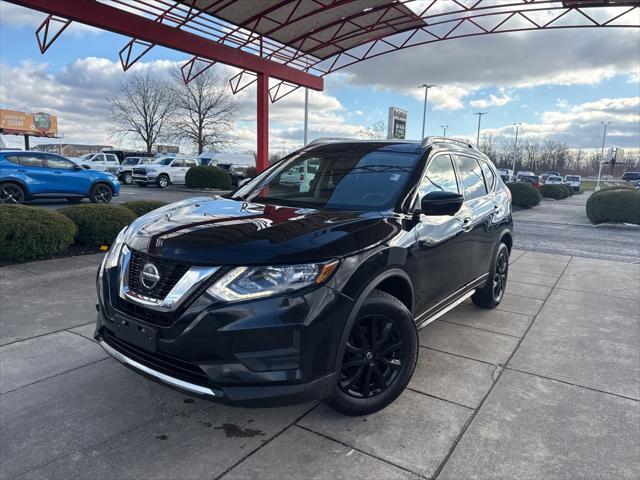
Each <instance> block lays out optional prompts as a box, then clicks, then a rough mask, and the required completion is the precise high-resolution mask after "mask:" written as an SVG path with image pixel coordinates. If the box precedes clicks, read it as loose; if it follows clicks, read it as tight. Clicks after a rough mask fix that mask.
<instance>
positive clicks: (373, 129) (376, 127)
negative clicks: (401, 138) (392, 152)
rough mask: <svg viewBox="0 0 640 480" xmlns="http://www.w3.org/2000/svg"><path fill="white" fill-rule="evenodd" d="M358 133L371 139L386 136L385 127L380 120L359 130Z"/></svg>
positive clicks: (380, 138) (379, 138)
mask: <svg viewBox="0 0 640 480" xmlns="http://www.w3.org/2000/svg"><path fill="white" fill-rule="evenodd" d="M360 135H361V136H363V137H365V138H369V139H371V140H382V139H384V138H387V128H386V126H385V124H384V122H383V121H382V120H380V121H379V122H376V123H374V124H373V125H370V126H368V127H366V128H362V129H361V130H360Z"/></svg>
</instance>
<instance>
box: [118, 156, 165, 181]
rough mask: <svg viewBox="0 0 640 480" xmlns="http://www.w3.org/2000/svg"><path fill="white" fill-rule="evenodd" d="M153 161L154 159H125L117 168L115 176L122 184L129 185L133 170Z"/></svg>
mask: <svg viewBox="0 0 640 480" xmlns="http://www.w3.org/2000/svg"><path fill="white" fill-rule="evenodd" d="M154 161H155V158H153V157H127V158H125V159H124V160H123V161H122V163H121V164H120V166H119V167H117V170H116V172H115V174H116V175H117V177H118V180H120V181H121V182H122V183H124V184H125V185H131V184H132V183H133V168H134V167H135V166H136V165H147V164H149V163H153V162H154Z"/></svg>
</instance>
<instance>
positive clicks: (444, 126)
mask: <svg viewBox="0 0 640 480" xmlns="http://www.w3.org/2000/svg"><path fill="white" fill-rule="evenodd" d="M440 128H442V136H443V137H446V136H447V128H449V125H440Z"/></svg>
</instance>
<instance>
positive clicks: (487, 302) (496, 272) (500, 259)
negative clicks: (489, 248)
mask: <svg viewBox="0 0 640 480" xmlns="http://www.w3.org/2000/svg"><path fill="white" fill-rule="evenodd" d="M508 276H509V248H508V247H507V246H506V245H505V244H504V243H502V242H501V243H499V244H498V248H497V249H496V253H495V256H494V259H493V262H492V263H491V270H490V271H489V275H488V277H487V282H486V284H485V285H484V286H483V287H482V288H477V289H476V292H475V293H474V294H473V295H472V296H471V301H473V304H474V305H475V306H476V307H481V308H496V307H497V306H498V305H499V304H500V302H501V301H502V298H503V297H504V292H505V290H506V289H507V278H508Z"/></svg>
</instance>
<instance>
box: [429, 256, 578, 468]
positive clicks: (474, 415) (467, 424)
mask: <svg viewBox="0 0 640 480" xmlns="http://www.w3.org/2000/svg"><path fill="white" fill-rule="evenodd" d="M572 260H573V257H571V258H570V259H569V262H568V263H567V265H565V267H564V269H563V270H562V273H561V274H560V275H559V276H558V278H557V279H556V281H555V283H554V284H553V286H552V287H551V291H550V292H549V295H548V296H547V298H546V299H545V300H544V302H543V304H542V306H541V307H540V309H539V310H538V312H537V313H536V314H535V315H534V317H533V319H532V320H531V323H529V325H528V326H527V329H526V330H525V332H524V334H523V335H522V338H520V339H519V341H518V343H517V344H516V346H515V348H514V349H513V351H512V352H511V354H510V355H509V357H508V358H507V360H506V361H505V362H504V364H502V365H501V366H500V367H501V368H499V369H498V370H496V372H497V374H496V376H495V379H494V381H493V384H492V385H491V387H490V388H489V390H487V393H485V395H484V397H482V400H480V403H479V404H478V407H477V408H476V409H475V410H474V411H473V413H472V414H471V416H470V417H469V419H468V420H467V422H466V423H465V424H464V426H463V427H462V430H461V431H460V433H459V434H458V436H457V437H456V439H455V440H454V441H453V444H452V445H451V447H450V448H449V451H448V452H447V455H446V456H445V457H444V459H443V460H442V462H440V465H438V468H437V469H436V471H435V473H434V475H433V477H432V480H436V479H437V478H438V476H439V475H440V473H441V472H442V470H443V469H444V467H445V465H446V464H447V462H448V461H449V458H451V455H453V452H454V451H455V449H456V447H457V446H458V443H460V440H462V437H463V436H464V434H465V433H466V432H467V429H468V428H469V426H470V425H471V424H472V423H473V421H474V420H475V418H476V416H477V415H478V412H480V409H481V408H482V406H483V405H484V403H485V401H486V400H487V398H489V395H491V392H493V389H494V388H495V386H496V385H497V384H498V381H499V380H500V378H501V377H502V374H503V373H504V371H505V370H506V369H507V368H508V367H507V365H509V362H510V361H511V359H512V358H513V356H514V355H515V354H516V352H517V351H518V349H519V348H520V345H522V342H523V341H524V339H525V338H526V336H527V334H528V333H529V331H530V330H531V327H533V324H534V323H535V321H536V319H537V318H538V315H539V314H540V312H541V311H542V310H543V308H544V306H545V305H546V303H547V301H548V300H549V297H550V296H551V293H552V292H553V290H554V289H555V288H556V285H557V284H558V282H559V281H560V279H561V278H562V275H564V272H565V271H566V270H567V268H568V267H569V264H571V261H572Z"/></svg>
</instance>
